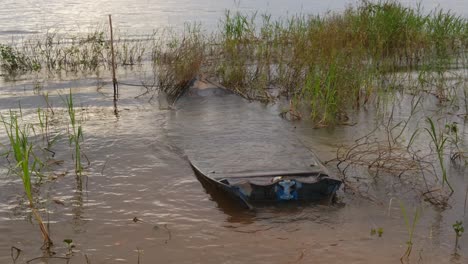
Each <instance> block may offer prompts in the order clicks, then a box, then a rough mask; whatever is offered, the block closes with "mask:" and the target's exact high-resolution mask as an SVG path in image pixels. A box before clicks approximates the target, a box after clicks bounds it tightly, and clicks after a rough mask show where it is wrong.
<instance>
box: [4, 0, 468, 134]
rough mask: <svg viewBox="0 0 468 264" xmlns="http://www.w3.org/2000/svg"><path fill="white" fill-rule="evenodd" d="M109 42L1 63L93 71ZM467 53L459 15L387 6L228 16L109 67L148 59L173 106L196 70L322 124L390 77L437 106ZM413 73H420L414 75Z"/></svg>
mask: <svg viewBox="0 0 468 264" xmlns="http://www.w3.org/2000/svg"><path fill="white" fill-rule="evenodd" d="M107 39H108V36H107V34H106V33H104V32H103V31H97V32H95V33H91V34H89V35H88V36H86V37H85V38H77V37H68V38H67V39H66V41H65V40H64V39H62V38H61V36H58V35H54V34H48V35H47V36H46V39H45V40H42V41H41V40H36V41H35V42H33V41H30V42H28V43H27V45H23V48H22V49H20V48H17V47H11V46H8V45H3V46H2V53H1V55H2V56H1V57H0V64H1V65H2V68H3V69H4V70H5V71H6V72H9V73H11V72H14V71H28V70H34V69H36V70H39V69H45V70H47V71H63V70H65V71H79V70H81V71H90V70H91V71H94V70H99V68H101V67H108V66H109V65H110V64H109V62H110V49H109V42H108V41H107ZM467 49H468V21H467V19H466V18H463V17H460V16H457V15H455V14H453V13H452V12H450V11H444V10H441V9H436V10H433V11H431V12H429V13H425V12H424V11H423V10H422V8H420V7H417V8H415V9H412V8H408V7H405V6H404V5H402V4H401V3H399V2H397V1H392V0H383V1H379V2H370V1H362V2H361V3H360V4H358V5H357V6H355V7H349V8H347V9H346V10H345V11H344V12H342V13H329V14H326V15H324V16H307V15H295V16H291V17H289V18H286V19H277V20H272V19H271V16H270V15H267V14H263V15H258V14H257V13H254V14H243V13H239V12H230V11H227V12H226V14H225V17H224V19H223V20H222V22H221V25H220V27H219V31H217V32H214V33H213V34H206V33H202V32H201V30H200V27H199V26H198V25H192V26H187V27H186V29H185V30H184V32H183V33H182V34H171V33H169V34H168V33H167V32H166V33H163V32H158V33H155V34H153V35H151V36H148V38H147V39H143V40H131V39H126V38H125V37H121V38H120V39H118V40H117V41H116V57H117V64H118V65H119V66H123V67H125V66H128V65H135V64H140V63H143V62H145V61H147V62H152V65H153V69H154V75H155V85H156V86H157V87H158V88H159V89H160V90H162V91H164V92H166V93H168V94H169V95H170V96H171V97H173V98H174V99H177V97H178V96H179V95H180V94H181V93H182V92H183V90H184V89H185V88H186V87H187V84H189V83H190V81H191V80H193V79H194V78H195V77H196V76H197V75H198V74H201V73H203V74H204V75H205V76H208V77H209V78H211V79H214V80H215V81H217V82H219V83H220V84H222V85H223V86H225V87H227V88H229V89H232V90H234V91H236V92H237V93H239V94H241V95H242V96H245V97H247V98H249V99H254V100H262V101H271V100H274V98H272V95H271V94H270V92H269V91H270V88H275V89H276V90H279V94H280V95H283V96H286V97H288V99H290V100H291V102H293V104H294V105H293V106H292V107H293V108H294V109H299V110H300V111H302V114H301V116H309V117H310V118H311V119H313V120H314V121H316V122H317V123H318V124H321V125H329V124H333V123H337V122H341V121H346V119H347V118H348V115H349V113H351V112H352V111H353V110H355V109H357V108H359V107H361V106H362V105H366V104H368V103H370V102H372V100H373V98H375V97H378V96H379V94H380V93H381V92H382V91H384V92H385V91H391V90H393V89H395V87H398V86H399V83H398V81H397V80H398V79H399V78H396V77H395V76H396V75H397V74H399V75H401V74H402V73H407V75H408V78H412V79H414V80H413V81H414V82H418V83H421V84H424V85H419V86H418V87H419V89H426V88H427V86H429V85H430V86H434V87H436V89H437V91H436V94H437V95H438V96H439V98H440V99H441V100H442V99H445V97H446V96H445V91H446V90H447V89H449V88H448V83H447V80H446V78H445V77H444V74H445V73H447V72H448V71H450V70H451V69H453V68H464V67H466V66H467V61H466V51H467ZM414 71H416V72H420V73H421V74H419V75H418V76H417V77H414V76H413V75H412V74H410V73H413V72H414ZM461 78H464V77H463V76H462V77H461ZM465 97H466V95H465ZM465 101H466V98H465Z"/></svg>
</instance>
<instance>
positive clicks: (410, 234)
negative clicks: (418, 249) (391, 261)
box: [400, 202, 421, 262]
mask: <svg viewBox="0 0 468 264" xmlns="http://www.w3.org/2000/svg"><path fill="white" fill-rule="evenodd" d="M400 210H401V213H402V214H403V218H404V220H405V225H406V228H407V231H408V240H407V241H406V245H407V247H406V251H405V253H404V254H403V256H402V257H401V258H400V260H401V261H402V262H403V259H405V258H408V257H409V256H410V255H411V251H412V249H413V235H414V230H415V228H416V224H417V223H418V221H419V217H420V215H421V209H420V208H419V207H418V208H416V210H415V212H414V215H413V221H412V222H410V219H409V215H408V214H407V212H406V208H405V205H404V204H403V203H402V202H400Z"/></svg>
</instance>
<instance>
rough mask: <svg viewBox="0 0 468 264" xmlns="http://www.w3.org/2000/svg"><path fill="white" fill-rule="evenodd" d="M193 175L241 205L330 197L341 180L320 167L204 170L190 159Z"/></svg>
mask: <svg viewBox="0 0 468 264" xmlns="http://www.w3.org/2000/svg"><path fill="white" fill-rule="evenodd" d="M190 165H191V166H192V169H193V171H194V172H195V175H196V176H197V178H198V179H199V180H200V182H201V183H202V184H203V185H204V186H205V187H206V186H207V185H208V186H209V187H212V188H216V189H218V190H219V191H221V192H223V193H225V194H226V195H227V196H229V197H230V198H231V199H232V200H234V201H237V202H239V203H240V204H241V205H242V206H244V207H246V208H249V209H252V208H253V207H254V205H255V204H265V203H278V202H289V201H320V200H324V199H329V198H333V197H334V196H335V195H336V191H337V190H338V189H339V188H340V186H341V183H342V182H341V181H340V180H337V179H333V178H331V177H330V176H328V174H327V173H326V171H325V170H323V169H322V168H320V167H318V168H311V169H310V170H303V171H290V170H289V171H275V172H259V173H237V174H236V173H230V174H224V175H221V174H218V173H216V172H210V173H206V172H203V171H202V170H200V169H199V168H198V167H197V166H195V165H194V164H193V163H192V162H190Z"/></svg>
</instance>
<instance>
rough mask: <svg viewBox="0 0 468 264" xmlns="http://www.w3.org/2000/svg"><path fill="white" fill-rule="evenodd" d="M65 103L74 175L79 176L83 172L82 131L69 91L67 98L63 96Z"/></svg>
mask: <svg viewBox="0 0 468 264" xmlns="http://www.w3.org/2000/svg"><path fill="white" fill-rule="evenodd" d="M65 103H66V106H67V112H68V117H69V118H70V125H71V133H69V135H68V139H69V143H70V145H71V144H73V147H74V155H73V159H74V161H75V173H76V174H77V175H79V176H81V173H82V172H83V165H82V164H81V155H82V153H81V141H83V129H82V127H81V124H80V122H79V120H78V119H77V117H76V111H75V106H74V104H73V94H72V91H71V89H70V90H69V94H68V96H65Z"/></svg>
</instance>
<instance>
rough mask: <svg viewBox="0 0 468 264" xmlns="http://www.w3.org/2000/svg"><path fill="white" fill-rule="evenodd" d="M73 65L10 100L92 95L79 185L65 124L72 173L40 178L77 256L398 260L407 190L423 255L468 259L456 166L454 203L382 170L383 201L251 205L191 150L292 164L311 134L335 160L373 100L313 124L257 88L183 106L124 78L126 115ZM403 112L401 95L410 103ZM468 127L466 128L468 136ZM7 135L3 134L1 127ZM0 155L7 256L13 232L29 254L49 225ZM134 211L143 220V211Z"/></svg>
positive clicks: (59, 234) (59, 246)
mask: <svg viewBox="0 0 468 264" xmlns="http://www.w3.org/2000/svg"><path fill="white" fill-rule="evenodd" d="M125 78H127V79H128V78H129V77H128V76H127V77H125V74H122V76H121V78H120V79H121V80H122V79H125ZM62 79H63V80H62V81H49V82H47V83H46V85H44V88H43V90H41V91H40V92H39V93H37V92H34V91H33V89H32V88H33V87H34V85H35V84H34V82H33V81H30V78H29V77H26V78H25V80H23V81H17V82H3V83H2V84H1V86H2V89H1V90H0V102H1V104H0V106H1V111H2V112H3V113H4V112H5V111H6V110H8V109H10V108H14V107H16V106H17V105H18V102H21V106H22V109H23V112H24V115H25V117H24V118H25V119H26V120H30V121H32V120H34V119H35V118H36V117H35V114H34V112H35V109H36V107H38V106H41V107H44V106H45V103H44V100H43V98H42V97H41V96H40V95H39V94H40V93H44V92H46V91H48V92H49V96H50V100H51V102H52V105H53V106H54V107H55V108H56V109H57V110H56V111H57V112H60V110H59V109H60V108H61V107H62V106H63V102H62V101H61V99H60V97H59V96H57V94H58V93H59V92H60V93H62V94H64V93H66V92H67V89H68V88H69V87H72V89H73V93H74V96H75V100H76V102H77V103H76V104H77V105H81V106H82V107H83V109H85V110H84V118H85V120H86V121H85V123H84V131H85V132H84V134H85V143H84V151H85V153H86V155H87V157H88V158H89V160H90V161H91V166H90V167H89V168H87V169H86V175H87V180H86V181H85V184H84V186H83V189H82V191H79V190H78V188H77V182H76V179H75V177H74V175H73V172H72V171H71V169H72V166H73V164H72V160H71V150H70V149H68V147H67V143H66V138H65V137H66V136H65V135H64V138H63V139H62V140H60V142H58V143H57V144H56V147H55V148H54V151H56V152H57V156H56V158H57V159H63V160H65V164H64V165H62V166H58V167H56V169H55V170H54V172H56V173H60V172H64V171H65V170H67V169H68V170H69V171H68V174H67V175H66V176H64V177H59V179H57V180H55V181H52V182H49V183H46V184H44V185H43V187H42V188H41V198H42V199H43V206H44V207H45V208H47V210H48V212H49V216H48V218H49V220H50V230H51V234H52V237H53V238H54V240H55V241H56V247H55V248H54V251H56V252H57V254H58V255H60V256H63V255H64V254H65V253H66V247H65V244H64V243H62V242H61V241H62V240H63V239H68V238H69V239H73V241H74V243H75V244H76V246H77V247H76V251H77V252H75V253H74V256H73V258H72V259H71V262H70V263H86V260H85V255H87V256H88V258H89V260H90V261H91V263H137V255H138V254H137V249H139V250H141V256H140V257H141V262H140V263H159V262H161V263H246V262H250V263H311V262H314V263H315V262H317V261H318V262H320V263H396V262H398V261H399V258H400V256H401V255H402V254H403V253H404V251H405V248H406V244H405V242H406V241H407V239H408V233H407V229H406V226H405V222H404V218H403V216H402V212H401V209H400V206H399V201H402V202H403V203H404V204H405V205H406V207H407V210H408V211H410V212H413V210H414V209H415V208H416V207H421V208H422V209H423V211H422V216H421V219H420V220H419V222H418V224H417V226H416V231H415V238H414V248H413V254H412V260H413V261H414V262H417V261H418V260H419V259H420V258H421V259H422V263H447V262H449V261H453V263H466V261H467V260H468V258H467V257H468V256H467V255H466V254H465V253H464V252H466V247H467V245H468V239H467V237H468V236H463V237H462V238H461V240H460V244H461V247H462V250H461V252H462V254H461V256H459V257H456V256H453V255H452V252H453V242H454V232H453V230H452V227H451V225H452V224H453V223H454V222H455V221H456V220H464V221H465V222H466V221H467V220H468V218H467V217H466V216H464V212H463V211H464V210H463V207H464V204H463V200H464V191H463V188H465V186H466V181H467V179H466V175H465V173H464V172H463V171H460V170H456V169H455V168H451V170H450V179H451V181H452V182H456V185H457V191H456V193H455V195H454V196H453V197H452V199H451V204H452V205H453V206H452V208H450V209H447V210H444V211H438V210H435V209H434V208H433V207H432V206H430V205H429V204H427V203H422V204H421V203H420V202H419V200H418V199H417V198H415V195H414V193H413V192H411V190H410V189H411V188H407V187H405V186H404V185H403V186H400V187H399V188H398V189H397V190H395V189H392V188H391V187H390V186H388V185H386V184H387V183H388V182H387V181H381V182H380V181H376V182H374V183H373V184H372V188H373V190H374V191H376V192H377V193H378V192H380V194H379V197H378V203H375V202H370V201H368V200H366V199H364V198H361V197H360V196H357V195H353V194H352V193H343V192H342V191H340V193H339V197H340V202H339V203H338V204H336V205H333V206H325V205H282V206H270V207H264V208H259V209H257V210H256V211H245V210H242V209H239V208H237V207H236V206H234V205H232V204H229V203H226V202H225V201H223V199H221V200H219V199H213V196H211V195H210V194H208V193H207V192H206V190H205V189H204V188H203V187H202V186H201V184H200V183H199V182H198V181H197V179H196V178H195V176H194V174H193V172H192V171H191V169H190V167H189V165H188V163H187V160H186V157H185V156H184V155H187V156H188V157H189V158H191V159H193V160H195V161H197V162H198V163H199V164H202V166H203V167H204V168H207V169H210V168H211V167H222V166H223V165H224V166H228V167H229V166H231V167H230V168H231V169H232V168H235V167H237V166H241V167H242V169H251V168H255V167H257V166H258V165H259V161H262V163H263V161H264V162H265V164H276V161H280V162H283V165H285V164H286V165H287V164H288V162H291V164H290V165H293V162H297V160H298V159H297V157H299V156H301V155H300V153H298V150H301V151H303V146H302V145H300V144H305V145H306V146H308V147H310V148H313V149H314V150H315V151H316V152H317V153H318V154H319V156H320V157H321V159H323V160H327V159H330V158H333V157H334V155H335V151H336V147H337V146H338V145H340V144H342V143H351V142H352V141H353V140H354V139H355V138H356V137H357V136H358V135H361V134H364V133H366V132H368V131H369V128H371V127H373V121H372V120H374V117H375V115H374V113H373V111H363V112H362V113H361V114H360V115H359V116H358V118H359V121H360V123H359V125H357V126H342V127H337V128H334V129H330V128H328V129H327V128H325V129H313V127H312V125H311V124H308V123H307V122H302V123H290V122H287V121H284V120H282V119H281V118H280V117H279V116H278V109H280V108H281V106H280V105H270V106H265V105H262V104H260V103H252V102H247V101H245V100H243V99H240V98H239V97H237V96H236V95H222V96H212V97H184V98H182V99H181V101H180V102H179V103H178V104H177V106H176V108H177V109H175V110H160V109H159V106H158V104H157V101H152V102H148V101H147V100H148V97H142V98H140V99H135V96H136V95H138V94H140V93H141V92H143V91H142V90H140V88H138V87H129V86H127V87H126V86H121V98H120V100H119V102H118V109H119V114H118V116H116V115H115V113H114V108H113V103H112V97H111V86H110V85H105V86H104V88H102V89H101V90H100V92H97V91H96V80H95V79H82V78H80V77H73V78H72V80H67V78H66V77H63V78H62ZM77 79H80V80H77ZM127 81H128V82H131V81H132V80H131V79H129V80H127ZM428 103H431V102H428ZM404 104H405V103H404V102H403V103H402V105H404ZM427 110H428V111H431V108H430V107H428V108H427ZM406 112H407V109H405V107H403V108H402V110H401V112H400V115H401V116H404V115H405V113H406ZM56 115H59V114H56ZM458 121H460V122H462V121H461V120H458ZM236 124H238V126H236ZM466 128H467V126H466V125H465V126H463V131H462V133H461V135H463V137H464V139H465V140H466V139H467V133H466ZM0 135H1V137H0V140H1V142H2V143H4V142H5V135H4V132H3V131H2V132H0ZM244 138H245V140H244ZM243 142H244V143H245V144H243ZM256 142H258V144H255V143H256ZM298 142H300V143H298ZM260 143H261V144H260ZM250 147H252V148H253V149H254V150H255V151H250V150H249V148H250ZM259 152H260V153H264V154H265V153H266V154H267V158H265V156H264V155H262V156H259V155H258V153H259ZM268 153H270V154H269V155H268ZM288 157H289V159H288ZM295 157H296V158H295ZM274 159H277V160H276V161H274ZM223 161H224V162H223ZM0 164H1V165H2V166H1V172H2V173H1V174H0V232H1V234H2V235H1V239H0V263H10V262H11V261H10V259H11V257H10V247H11V246H16V247H18V248H20V249H22V250H23V253H22V254H21V256H20V260H21V262H23V261H26V260H28V259H31V258H33V257H38V256H41V251H40V249H39V247H40V245H41V237H40V233H39V230H38V228H37V226H36V224H34V222H33V224H31V222H30V221H29V214H28V213H27V211H26V210H24V208H25V207H24V206H22V205H20V204H21V201H22V200H23V199H22V197H23V195H22V189H21V182H20V181H19V180H18V178H17V176H15V175H10V174H8V173H7V169H6V167H7V164H6V162H5V159H2V160H1V161H0ZM330 169H331V170H334V167H333V166H330ZM218 198H219V197H218ZM391 199H393V200H392V203H391V204H390V207H389V201H390V200H391ZM53 200H59V201H61V202H63V203H64V205H61V204H58V203H55V202H54V201H53ZM134 217H138V218H139V219H142V220H143V221H144V222H138V223H134V222H133V221H132V219H133V218H134ZM463 217H465V218H463ZM378 227H382V228H383V230H384V233H383V236H382V237H381V238H379V237H377V236H371V235H370V230H371V229H372V228H378ZM36 263H37V262H36ZM39 263H40V262H39ZM46 263H65V262H64V260H60V259H56V260H53V261H52V260H49V261H48V262H46Z"/></svg>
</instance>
